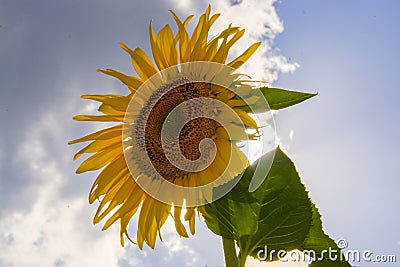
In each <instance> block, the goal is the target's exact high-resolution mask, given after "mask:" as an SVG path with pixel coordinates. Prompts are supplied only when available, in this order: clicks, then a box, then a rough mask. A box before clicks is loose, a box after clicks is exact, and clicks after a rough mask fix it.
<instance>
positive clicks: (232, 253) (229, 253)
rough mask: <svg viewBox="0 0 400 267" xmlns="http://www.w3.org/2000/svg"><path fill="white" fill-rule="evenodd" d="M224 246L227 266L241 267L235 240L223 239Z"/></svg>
mask: <svg viewBox="0 0 400 267" xmlns="http://www.w3.org/2000/svg"><path fill="white" fill-rule="evenodd" d="M222 246H223V248H224V256H225V266H226V267H239V261H238V256H237V254H236V247H235V240H233V239H229V238H225V237H222Z"/></svg>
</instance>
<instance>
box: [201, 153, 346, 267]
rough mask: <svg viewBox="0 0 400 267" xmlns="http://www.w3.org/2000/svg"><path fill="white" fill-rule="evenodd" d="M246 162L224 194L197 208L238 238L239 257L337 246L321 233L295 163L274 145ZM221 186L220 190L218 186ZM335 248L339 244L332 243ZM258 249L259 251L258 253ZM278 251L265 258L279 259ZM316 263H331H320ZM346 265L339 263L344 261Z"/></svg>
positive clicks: (217, 229)
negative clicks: (260, 172) (258, 178)
mask: <svg viewBox="0 0 400 267" xmlns="http://www.w3.org/2000/svg"><path fill="white" fill-rule="evenodd" d="M274 152H275V153H273V152H271V153H268V154H266V155H264V156H263V157H261V158H260V159H259V160H258V161H256V162H255V163H253V164H252V165H251V166H249V167H248V168H247V169H246V170H245V172H244V173H243V176H242V177H241V179H240V180H239V182H238V183H237V185H236V186H235V187H234V188H233V189H232V191H231V192H229V193H228V194H227V195H225V196H224V197H222V198H221V199H219V200H217V201H214V202H213V203H211V204H208V205H206V206H204V209H201V211H202V215H203V217H204V219H205V222H206V224H207V226H208V228H209V229H210V230H211V231H213V232H214V233H215V234H217V235H220V236H222V237H224V238H229V239H233V240H235V241H236V243H237V245H238V247H239V249H240V254H241V259H242V261H243V259H244V260H245V259H246V257H247V256H249V255H250V256H253V257H255V258H257V256H260V255H262V253H264V255H265V248H267V251H269V252H270V251H272V250H275V251H276V252H277V251H280V250H283V251H291V250H294V249H298V250H306V249H314V250H316V255H320V254H318V253H321V252H322V250H323V249H328V248H329V247H334V246H336V244H335V243H334V242H333V241H332V240H331V239H330V238H329V237H328V236H327V235H325V234H324V232H323V230H322V222H321V220H320V215H319V213H318V210H317V209H316V208H315V206H314V204H313V203H312V202H311V200H310V199H309V196H308V192H307V191H306V189H305V187H304V185H303V184H302V183H301V179H300V176H299V174H298V173H297V171H296V168H295V166H294V163H293V162H292V161H291V160H290V159H289V158H288V156H287V155H286V154H285V153H284V152H282V151H281V150H280V148H279V147H278V148H277V149H276V150H275V151H274ZM271 161H272V165H271V169H270V171H269V173H268V175H266V174H265V172H264V175H265V179H263V180H262V182H261V184H260V186H259V187H258V188H257V189H256V190H255V191H253V192H249V186H250V184H251V182H252V180H253V178H254V177H253V176H254V174H255V171H256V168H257V166H258V164H260V166H263V165H265V164H268V163H270V162H271ZM216 190H220V188H216ZM336 247H337V246H336ZM260 252H261V253H260ZM277 256H278V255H277V253H275V254H273V257H272V258H270V257H269V255H268V257H266V260H277ZM318 264H322V265H313V267H315V266H330V265H324V264H332V262H329V261H324V262H320V263H318ZM338 266H349V265H348V264H347V263H345V262H343V265H338Z"/></svg>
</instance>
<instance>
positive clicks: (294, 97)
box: [237, 87, 317, 113]
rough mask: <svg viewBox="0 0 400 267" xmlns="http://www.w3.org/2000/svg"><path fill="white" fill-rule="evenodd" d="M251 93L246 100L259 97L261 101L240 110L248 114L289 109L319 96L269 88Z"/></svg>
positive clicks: (258, 89) (257, 89)
mask: <svg viewBox="0 0 400 267" xmlns="http://www.w3.org/2000/svg"><path fill="white" fill-rule="evenodd" d="M250 92H251V93H250V95H249V96H248V97H246V98H250V97H254V96H258V97H259V100H257V102H256V103H254V104H251V105H250V106H241V107H238V108H240V109H242V110H244V111H246V112H253V113H261V112H267V111H269V109H271V110H278V109H283V108H287V107H290V106H293V105H296V104H298V103H301V102H303V101H305V100H307V99H309V98H311V97H314V96H316V95H317V94H316V93H315V94H313V93H304V92H296V91H290V90H286V89H280V88H269V87H261V88H256V89H254V90H252V91H250ZM260 92H261V93H260ZM237 98H239V99H240V97H238V96H237ZM246 98H244V99H243V100H246ZM265 101H267V102H268V105H269V109H268V106H267V105H265Z"/></svg>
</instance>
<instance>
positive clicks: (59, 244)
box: [0, 114, 124, 267]
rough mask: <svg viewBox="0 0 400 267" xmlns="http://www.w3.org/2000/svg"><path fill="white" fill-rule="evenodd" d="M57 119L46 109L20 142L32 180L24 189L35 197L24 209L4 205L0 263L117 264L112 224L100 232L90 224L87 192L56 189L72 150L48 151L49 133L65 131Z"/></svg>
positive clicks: (63, 178)
mask: <svg viewBox="0 0 400 267" xmlns="http://www.w3.org/2000/svg"><path fill="white" fill-rule="evenodd" d="M61 124H62V122H60V121H57V120H56V118H55V117H54V116H53V115H51V114H50V115H45V116H44V117H43V118H42V119H41V120H39V121H38V122H37V123H36V124H35V125H34V126H32V128H31V129H30V134H29V135H28V136H27V139H26V140H24V141H23V142H22V143H21V145H20V148H19V153H18V158H19V160H20V164H21V166H24V167H25V168H28V169H29V173H30V174H31V175H30V177H29V179H32V180H33V181H31V183H32V184H33V185H36V186H32V187H30V188H29V189H30V191H31V194H33V195H35V194H37V197H36V198H35V199H34V203H32V206H31V208H30V209H29V210H28V211H19V210H12V211H8V212H7V213H4V216H3V217H2V218H1V220H0V229H1V232H0V233H1V235H0V259H1V260H0V262H1V264H2V266H7V267H8V266H10V267H12V266H18V267H24V266H27V267H28V266H105V267H106V266H107V267H108V266H118V260H119V258H120V257H121V256H122V255H123V253H124V250H123V249H121V248H119V247H118V246H116V245H115V244H118V233H117V229H116V228H114V229H111V230H109V231H107V232H106V233H101V232H100V231H99V230H98V229H96V228H94V227H93V226H92V225H91V223H90V221H91V215H89V212H88V210H89V206H88V205H87V200H86V196H81V197H73V198H71V197H68V196H62V194H61V192H60V190H61V188H62V186H63V185H64V184H65V183H66V180H67V179H68V176H69V175H68V171H65V167H64V168H63V166H62V165H63V163H65V161H66V160H68V161H70V159H69V158H70V156H71V155H67V156H66V157H60V158H57V157H53V155H52V154H53V153H54V151H50V150H49V145H50V143H51V142H49V141H48V139H49V138H51V137H55V136H59V137H60V136H64V134H63V133H62V131H63V130H65V129H63V127H62V125H61ZM64 146H66V144H64ZM65 154H68V153H65ZM24 199H25V198H24V197H23V196H21V201H24ZM27 204H29V203H27ZM91 212H93V210H91Z"/></svg>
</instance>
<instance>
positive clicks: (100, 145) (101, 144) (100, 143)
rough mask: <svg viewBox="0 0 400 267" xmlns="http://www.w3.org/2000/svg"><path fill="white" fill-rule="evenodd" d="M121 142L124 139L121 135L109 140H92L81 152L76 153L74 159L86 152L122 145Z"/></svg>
mask: <svg viewBox="0 0 400 267" xmlns="http://www.w3.org/2000/svg"><path fill="white" fill-rule="evenodd" d="M121 142H122V139H121V137H120V136H117V137H115V138H113V139H109V140H95V141H93V142H91V143H90V144H89V145H87V146H85V147H84V148H82V149H81V150H79V152H78V153H76V154H75V155H74V160H76V159H78V158H79V157H80V156H82V155H83V154H84V153H95V152H98V151H102V150H105V149H108V148H110V147H112V146H116V145H121Z"/></svg>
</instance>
